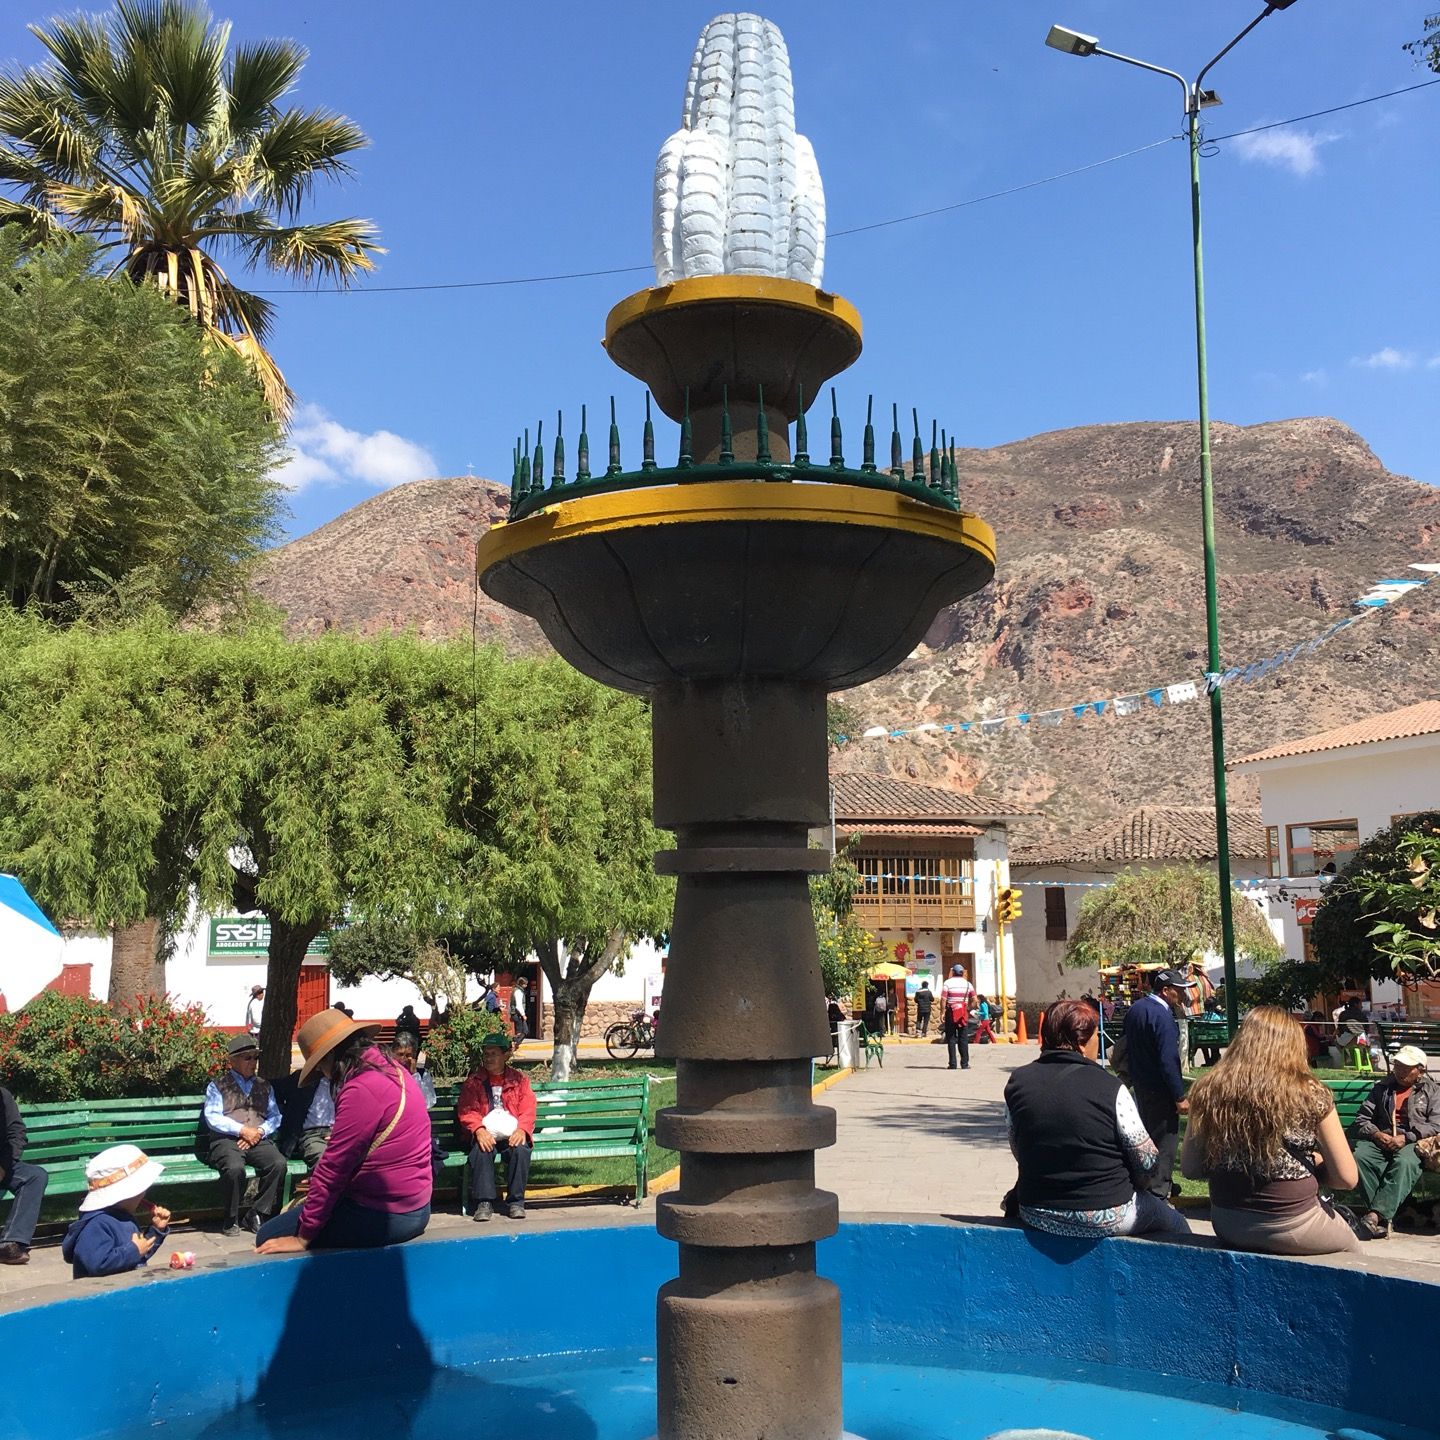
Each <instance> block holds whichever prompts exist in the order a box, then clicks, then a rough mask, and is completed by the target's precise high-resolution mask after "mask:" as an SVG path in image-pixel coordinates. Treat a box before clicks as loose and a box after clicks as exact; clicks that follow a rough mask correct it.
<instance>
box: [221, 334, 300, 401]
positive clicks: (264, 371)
mask: <svg viewBox="0 0 1440 1440" xmlns="http://www.w3.org/2000/svg"><path fill="white" fill-rule="evenodd" d="M210 338H211V339H212V340H214V341H215V343H216V344H218V345H223V346H224V347H225V348H226V349H227V350H233V351H234V352H235V354H237V355H239V356H240V357H241V358H242V359H244V360H247V361H249V363H250V365H251V367H252V368H253V369H254V371H255V378H256V380H258V381H259V383H260V389H261V391H262V393H263V394H264V396H265V403H266V405H267V406H269V408H270V411H271V413H272V414H273V415H274V416H275V417H276V418H277V419H278V420H281V421H284V420H286V419H288V418H289V415H290V411H291V409H292V407H293V406H294V404H295V392H294V391H293V390H291V388H290V386H289V385H288V384H287V383H286V381H285V376H284V375H283V374H282V373H281V371H280V367H279V366H278V365H277V364H276V363H275V357H274V356H273V355H271V354H270V352H269V351H268V350H266V349H265V347H264V346H263V345H261V344H260V343H259V341H257V340H256V339H255V337H254V336H253V335H227V334H226V333H225V332H224V331H223V330H212V331H210Z"/></svg>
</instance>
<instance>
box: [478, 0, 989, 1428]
mask: <svg viewBox="0 0 1440 1440" xmlns="http://www.w3.org/2000/svg"><path fill="white" fill-rule="evenodd" d="M824 235H825V202H824V194H823V191H822V189H821V184H820V175H819V171H818V169H817V167H816V165H815V159H814V153H813V151H812V149H811V147H810V144H809V142H808V141H807V140H805V138H804V137H803V136H801V135H798V134H797V133H796V130H795V115H794V102H793V92H792V88H791V82H790V64H789V58H788V56H787V54H786V50H785V42H784V40H783V39H782V38H781V36H780V32H779V30H778V29H776V27H775V26H774V25H772V24H770V23H769V22H768V21H765V20H762V19H760V18H759V17H758V16H753V15H722V16H720V17H718V18H717V19H715V20H713V21H711V22H710V24H709V25H707V26H706V27H705V30H704V32H703V33H702V35H701V37H700V43H699V45H698V47H697V49H696V52H695V58H694V61H693V62H692V64H691V67H690V76H689V81H688V83H687V86H686V92H685V109H684V116H683V125H682V128H681V129H680V130H678V131H677V132H676V133H675V134H674V135H672V136H671V137H670V138H669V139H668V140H667V141H666V142H665V144H664V146H663V148H662V149H661V151H660V158H659V162H658V164H657V166H656V172H655V212H654V248H655V263H656V278H657V280H658V281H659V282H660V283H659V284H658V285H657V286H656V287H655V288H653V289H648V290H644V291H641V292H640V293H639V294H638V295H632V296H630V297H629V298H628V299H626V300H622V301H621V302H620V303H619V304H618V305H616V306H615V308H614V309H613V310H612V311H611V312H610V316H609V319H608V321H607V323H606V329H605V344H606V349H607V351H608V353H609V355H610V358H611V359H612V360H613V361H614V362H615V363H616V364H617V365H619V366H620V367H621V368H622V369H625V370H627V371H629V372H630V373H632V374H634V375H637V376H638V377H639V378H641V379H642V380H644V381H645V383H646V385H647V386H648V387H649V393H650V394H651V395H653V396H654V399H655V402H656V404H657V405H658V406H659V408H660V409H661V410H662V411H663V412H664V413H665V414H666V415H668V416H670V417H671V419H673V420H676V421H678V422H679V423H680V426H681V436H680V446H679V454H678V457H677V459H676V462H675V464H674V466H670V467H665V468H661V467H660V466H659V465H658V464H657V462H656V460H655V455H654V440H653V426H652V425H651V424H650V422H649V421H648V419H647V422H646V433H645V439H644V442H643V458H642V463H641V465H640V467H639V468H638V469H635V470H630V471H626V470H623V469H621V468H620V460H619V443H618V431H617V427H616V426H615V425H614V423H613V421H612V425H611V431H610V434H611V440H610V456H609V460H610V463H609V466H608V468H607V470H606V472H605V474H604V475H603V476H599V477H596V476H593V475H589V474H588V473H587V471H588V466H587V465H586V460H587V458H588V449H589V439H588V434H587V433H586V432H585V430H584V429H583V426H582V431H581V441H580V445H581V449H580V457H581V465H580V470H579V471H578V472H577V474H576V476H575V477H574V478H573V479H572V478H570V477H569V476H568V475H567V474H566V473H565V470H564V461H563V452H562V454H561V456H560V458H559V459H557V461H556V463H555V466H554V468H553V470H552V472H551V479H550V483H549V484H548V485H547V484H546V483H545V477H546V472H547V465H546V458H547V457H546V456H545V454H544V452H543V449H542V448H539V447H538V446H537V449H536V452H535V455H534V457H533V464H532V465H531V467H530V468H529V469H528V474H527V469H526V465H525V460H526V459H527V458H529V457H528V456H527V455H524V454H521V453H519V452H517V456H516V463H517V473H516V475H515V477H514V490H513V494H514V506H513V509H512V518H511V520H510V522H509V523H508V524H506V525H503V526H497V527H496V528H495V529H493V530H491V531H490V532H489V533H488V534H487V535H486V536H485V537H484V539H483V540H482V542H481V544H480V552H479V558H478V565H479V569H480V583H481V585H482V586H483V588H484V589H485V591H486V593H487V594H489V595H490V596H492V597H493V598H495V599H497V600H500V601H503V602H504V603H505V604H507V605H509V606H511V607H512V608H513V609H516V610H519V611H522V612H524V613H525V614H527V615H531V616H533V617H534V618H535V619H536V620H537V621H539V623H540V625H541V627H542V628H543V629H544V631H545V635H546V638H547V639H548V640H549V641H550V643H551V644H552V645H553V646H554V647H555V649H556V650H558V651H559V653H560V654H561V655H562V656H564V657H565V659H566V660H568V661H569V662H570V663H571V664H572V665H574V666H575V667H576V668H577V669H578V670H581V671H583V672H584V673H585V674H587V675H589V676H591V677H592V678H594V679H596V680H599V681H601V682H602V683H604V684H607V685H613V686H616V687H618V688H620V689H623V690H631V691H636V692H638V693H641V694H644V695H648V696H649V697H650V699H651V706H652V712H651V713H652V718H653V732H654V766H655V820H656V823H657V824H658V825H661V826H664V827H666V828H668V829H671V830H673V831H674V832H675V836H676V840H677V847H676V849H675V850H673V851H666V852H663V853H662V854H661V855H659V856H657V864H658V865H659V866H660V867H661V868H662V869H663V870H664V871H667V872H669V873H672V874H674V875H675V876H676V877H677V886H676V898H675V919H674V924H673V925H672V927H671V944H670V961H669V966H668V970H667V974H666V980H665V1023H664V1025H663V1026H662V1027H661V1029H660V1042H659V1052H658V1053H660V1054H661V1055H663V1056H665V1057H667V1058H673V1059H674V1060H675V1061H676V1072H677V1103H676V1105H675V1107H674V1108H673V1109H670V1110H667V1111H665V1112H664V1113H663V1114H662V1115H661V1116H660V1117H659V1119H658V1122H657V1125H656V1135H657V1138H658V1139H659V1140H660V1142H661V1143H662V1144H665V1145H669V1146H672V1147H674V1148H675V1149H677V1150H679V1152H680V1156H681V1160H680V1184H679V1188H678V1190H677V1191H676V1192H675V1193H674V1194H671V1195H665V1196H663V1197H662V1198H661V1199H660V1202H659V1205H658V1207H657V1216H656V1224H657V1228H658V1229H659V1231H660V1233H661V1234H662V1235H664V1236H666V1237H668V1238H669V1239H671V1240H675V1241H677V1242H678V1243H679V1259H680V1264H679V1269H680V1273H679V1276H678V1278H676V1279H674V1280H671V1281H670V1282H669V1283H668V1284H666V1285H665V1286H663V1287H662V1289H661V1291H660V1296H659V1304H658V1314H657V1328H658V1335H657V1342H656V1343H657V1347H658V1350H657V1359H658V1376H659V1378H658V1386H659V1431H658V1433H659V1436H660V1440H762V1437H768V1440H838V1437H839V1436H840V1434H841V1430H842V1425H841V1413H840V1412H841V1396H840V1298H839V1295H838V1293H837V1291H836V1289H835V1286H834V1285H833V1284H832V1283H830V1282H829V1281H827V1280H824V1279H821V1278H819V1277H817V1275H816V1273H815V1245H816V1242H817V1241H819V1240H821V1239H823V1238H824V1237H826V1236H827V1235H831V1234H833V1233H834V1232H835V1229H836V1225H837V1223H838V1210H837V1205H836V1201H835V1197H834V1196H833V1195H830V1194H828V1193H825V1192H823V1191H820V1190H817V1189H816V1188H815V1163H814V1152H815V1150H816V1149H817V1148H818V1147H820V1146H822V1145H828V1144H830V1143H832V1142H833V1139H834V1127H835V1120H834V1114H833V1112H832V1111H829V1110H827V1109H823V1108H821V1107H819V1106H816V1105H815V1104H814V1103H812V1101H811V1098H810V1077H811V1060H812V1057H814V1056H815V1055H817V1054H822V1055H823V1054H824V1053H825V1052H826V1050H827V1049H828V1048H829V1032H828V1027H827V1023H826V1018H825V997H824V994H823V990H822V987H821V981H820V968H819V959H818V954H817V950H816V942H815V933H814V924H813V920H812V916H811V909H810V902H809V895H808V889H807V877H808V876H809V875H810V874H811V873H812V872H814V871H816V870H824V869H827V868H828V867H829V855H828V853H827V852H825V851H819V850H814V849H811V848H809V843H808V842H809V832H810V831H811V830H812V829H815V828H818V827H820V826H822V825H823V824H824V823H825V822H826V818H827V813H828V803H827V802H828V778H829V777H828V769H827V766H828V743H827V736H826V729H825V701H826V695H827V692H829V691H831V690H836V689H841V688H844V687H847V686H851V685H858V684H860V683H862V682H863V681H866V680H872V679H874V678H875V677H876V676H879V675H883V674H885V673H886V671H888V670H890V669H891V668H893V667H894V666H895V665H896V664H898V663H899V661H900V660H902V659H903V658H904V657H905V656H906V655H907V654H909V652H910V651H911V650H912V649H913V648H914V647H915V645H916V643H917V642H918V641H919V640H920V638H921V637H922V636H923V634H924V633H925V630H926V628H927V627H928V626H929V624H930V622H931V621H932V620H933V619H934V617H935V615H936V613H937V612H938V611H939V610H940V609H941V608H942V607H944V606H946V605H949V604H951V603H953V602H954V601H957V600H960V599H962V598H963V597H964V596H966V595H969V594H971V593H972V592H974V591H975V590H978V589H980V588H981V587H982V586H983V585H985V584H987V583H988V582H989V580H990V578H991V576H992V575H993V574H994V568H995V548H994V537H993V535H992V534H991V532H990V530H989V528H988V527H987V526H986V525H985V524H984V523H983V522H982V521H980V520H978V519H976V518H975V517H974V516H971V515H967V514H965V513H964V512H963V511H962V510H961V509H960V507H959V504H958V500H957V496H956V477H955V475H954V472H953V470H952V468H951V465H950V457H949V455H948V454H946V455H943V456H942V454H941V453H940V450H939V447H938V445H937V444H936V443H935V441H934V439H933V438H932V445H931V449H930V454H929V471H928V475H927V473H926V456H925V453H924V447H923V445H922V442H921V439H920V436H919V431H918V418H917V420H916V435H915V442H914V444H915V448H914V458H913V462H912V469H911V471H910V472H909V473H908V474H907V473H906V471H905V468H904V465H903V462H902V459H901V456H902V453H903V447H902V444H901V439H900V434H899V423H898V412H897V414H896V417H895V426H894V429H893V430H892V435H891V452H892V457H891V458H892V465H891V468H890V470H889V472H882V471H881V470H880V469H879V468H878V467H877V465H876V463H875V458H874V430H873V424H867V428H866V441H865V445H864V459H863V460H862V462H861V465H860V466H858V467H855V468H854V469H852V468H849V467H847V466H846V465H845V461H844V454H843V448H842V447H843V432H842V429H841V426H840V422H839V420H838V418H837V419H835V420H834V421H833V423H832V446H831V456H830V459H829V461H828V463H826V462H821V463H815V462H814V461H812V459H811V457H810V455H809V444H808V428H807V422H806V418H805V410H806V406H807V403H808V401H810V400H813V398H814V397H815V396H816V395H817V394H818V393H819V391H820V390H821V388H822V387H823V386H824V385H825V384H826V382H828V381H829V380H830V379H831V378H832V377H833V376H834V375H836V374H837V373H838V372H839V371H840V370H842V369H844V368H845V367H846V366H848V365H850V364H851V363H853V361H854V360H855V359H856V357H857V356H858V355H859V353H860V344H861V336H860V318H859V316H858V314H856V312H855V310H854V309H853V307H852V306H850V305H849V304H847V303H846V302H845V301H844V300H842V299H841V298H840V297H839V296H836V295H833V294H830V293H827V292H826V291H824V290H822V289H821V288H819V282H820V279H821V272H822V265H823V256H824ZM792 425H795V426H796V427H797V434H796V442H795V451H794V453H793V454H792V452H791V445H790V427H791V426H792ZM557 436H558V428H557ZM537 438H538V437H537ZM558 443H559V441H558V439H557V444H558ZM528 449H529V446H528V442H527V443H525V444H524V445H523V446H522V447H521V450H522V451H526V452H528Z"/></svg>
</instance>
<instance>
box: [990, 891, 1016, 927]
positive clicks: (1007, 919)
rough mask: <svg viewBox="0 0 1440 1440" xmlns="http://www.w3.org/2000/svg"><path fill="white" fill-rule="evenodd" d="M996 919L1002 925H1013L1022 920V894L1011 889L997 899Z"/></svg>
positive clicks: (1000, 894)
mask: <svg viewBox="0 0 1440 1440" xmlns="http://www.w3.org/2000/svg"><path fill="white" fill-rule="evenodd" d="M995 918H996V919H997V920H998V921H1000V923H1001V924H1002V925H1013V924H1014V923H1015V921H1017V920H1018V919H1019V918H1020V892H1019V891H1018V890H1016V889H1013V888H1009V889H1005V890H1002V891H1001V892H1000V893H999V894H998V895H997V896H996V897H995Z"/></svg>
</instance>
